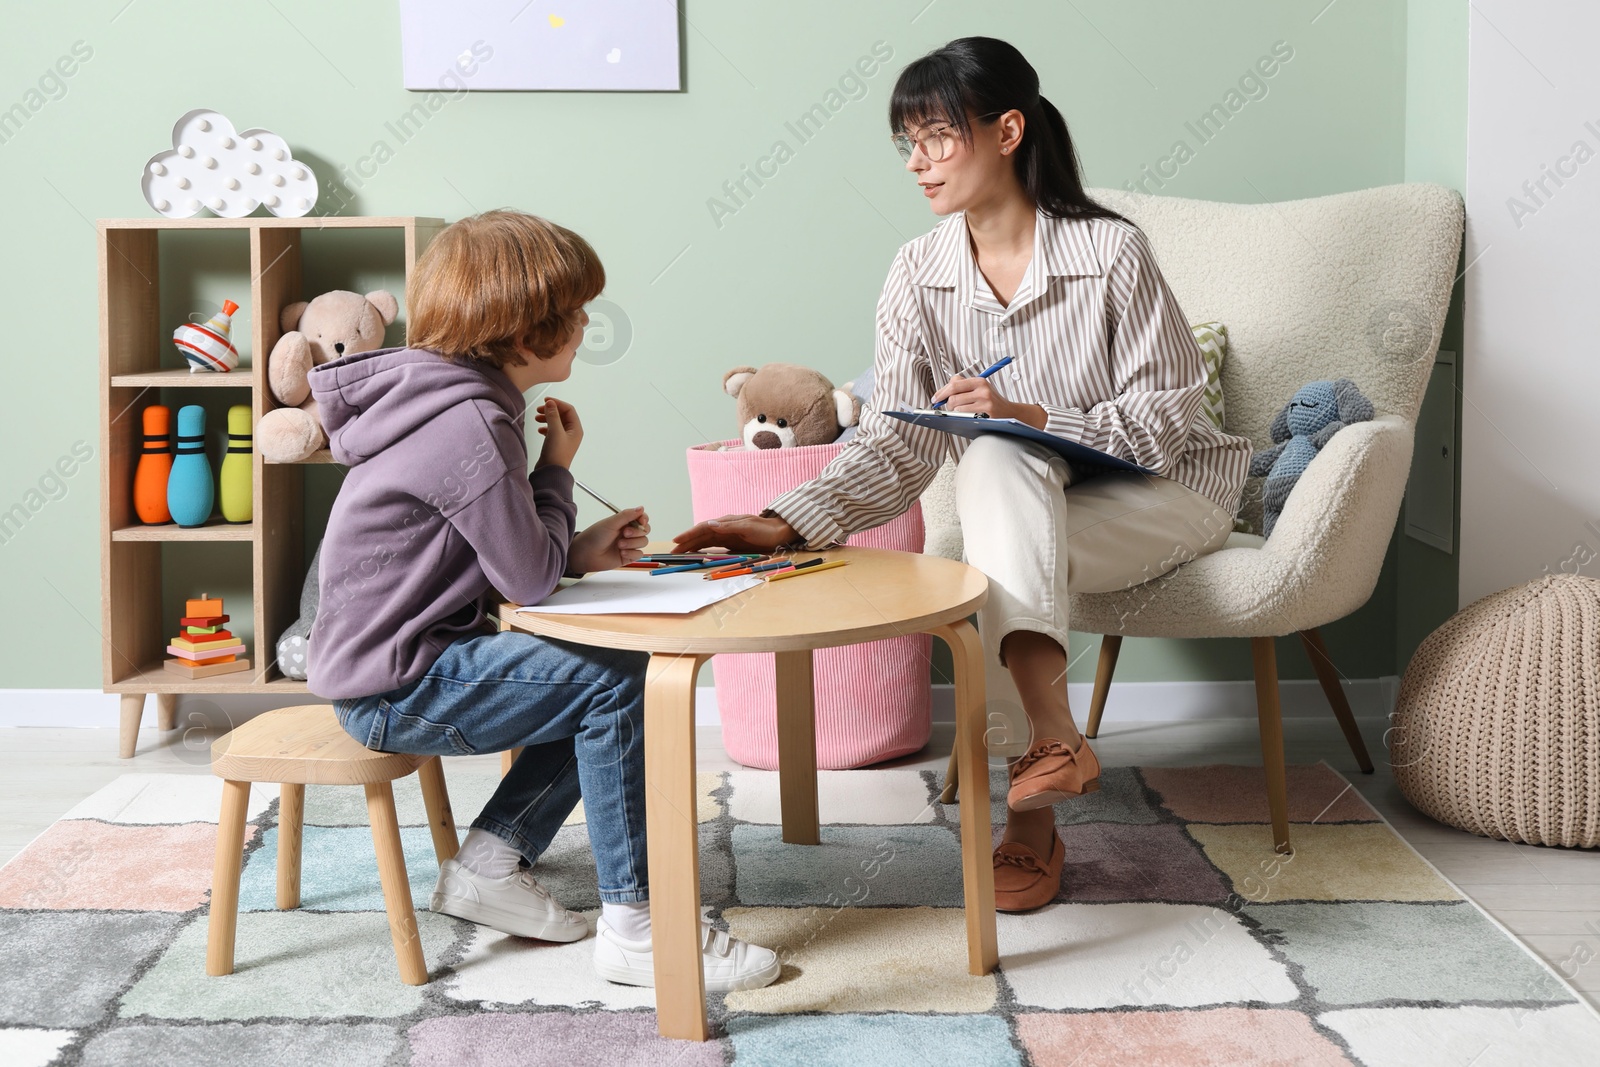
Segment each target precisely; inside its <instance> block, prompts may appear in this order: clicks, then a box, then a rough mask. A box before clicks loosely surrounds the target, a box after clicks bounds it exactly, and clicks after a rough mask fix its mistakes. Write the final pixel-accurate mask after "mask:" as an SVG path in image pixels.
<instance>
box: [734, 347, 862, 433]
mask: <svg viewBox="0 0 1600 1067" xmlns="http://www.w3.org/2000/svg"><path fill="white" fill-rule="evenodd" d="M853 385H854V383H853V382H846V383H845V384H844V386H843V387H841V388H838V389H835V388H834V387H833V383H832V382H830V381H829V380H828V379H827V378H825V377H824V376H823V375H821V374H820V373H818V372H817V371H814V370H812V369H811V368H809V367H800V366H796V365H795V364H793V363H766V364H763V365H762V366H761V368H760V369H759V370H758V369H757V368H755V367H735V368H733V369H732V370H730V371H729V372H728V373H726V374H724V375H723V376H722V389H723V392H725V393H727V394H728V395H729V396H731V397H733V398H734V399H735V400H736V401H738V408H739V433H740V436H741V437H743V439H744V444H743V447H744V448H800V447H803V446H805V445H826V444H831V443H833V442H834V441H836V440H837V439H838V437H839V434H840V433H841V432H842V431H843V430H844V428H845V427H849V426H854V425H855V424H856V421H857V420H858V419H859V418H860V417H861V401H860V399H858V398H857V397H855V396H854V395H852V394H851V391H850V390H851V388H852V386H853ZM731 447H735V448H737V447H740V446H737V445H735V446H731Z"/></svg>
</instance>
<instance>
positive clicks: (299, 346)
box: [256, 289, 400, 463]
mask: <svg viewBox="0 0 1600 1067" xmlns="http://www.w3.org/2000/svg"><path fill="white" fill-rule="evenodd" d="M399 312H400V305H399V302H398V301H396V300H395V298H394V295H393V294H391V293H389V292H388V291H386V290H383V289H377V290H374V291H373V292H370V293H368V294H367V295H366V296H362V295H361V294H360V293H351V292H347V291H345V290H343V289H335V290H334V291H332V292H329V293H323V294H322V295H321V296H319V297H316V298H315V299H313V300H312V301H310V302H309V303H308V302H306V301H304V300H300V301H296V302H295V303H293V304H290V305H289V306H288V307H286V308H284V309H283V313H282V315H280V316H279V322H280V325H281V326H282V327H283V330H284V331H285V332H284V334H283V336H282V337H280V338H278V343H277V344H275V345H273V346H272V354H271V355H270V356H269V357H268V358H267V384H268V385H270V386H271V388H272V395H273V396H275V397H277V399H278V402H279V403H280V404H283V405H285V406H284V407H280V408H274V409H272V410H271V411H269V412H267V413H266V414H265V415H263V416H261V421H260V422H259V423H258V424H257V425H256V447H257V448H258V449H260V451H261V454H262V456H264V457H265V458H266V459H268V460H270V461H271V462H274V463H298V462H300V461H301V460H303V459H305V458H306V457H308V456H310V455H311V454H312V453H313V452H315V451H316V450H317V449H319V448H322V447H324V446H325V445H326V444H327V436H326V435H325V434H324V433H323V432H322V422H321V420H320V419H319V418H318V417H317V402H316V401H315V400H313V399H312V398H311V384H310V382H309V381H308V380H307V375H308V374H310V372H311V368H312V367H314V366H316V365H318V364H322V363H327V362H330V361H332V360H335V359H338V358H339V357H341V356H347V355H349V354H351V353H352V352H370V351H372V350H373V349H376V348H381V347H382V346H383V329H384V327H385V326H387V325H389V323H391V322H393V321H394V319H395V316H396V315H397V314H399Z"/></svg>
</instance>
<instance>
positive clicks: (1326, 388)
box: [1250, 378, 1373, 537]
mask: <svg viewBox="0 0 1600 1067" xmlns="http://www.w3.org/2000/svg"><path fill="white" fill-rule="evenodd" d="M1372 416H1373V407H1372V401H1370V400H1368V399H1367V398H1366V397H1365V396H1363V395H1362V393H1361V390H1360V389H1359V388H1357V386H1356V383H1355V382H1353V381H1351V380H1350V379H1349V378H1339V379H1337V380H1335V381H1331V382H1330V381H1318V382H1307V383H1306V384H1305V385H1302V386H1301V387H1300V389H1299V390H1298V391H1297V392H1296V393H1295V394H1294V397H1293V398H1292V399H1290V401H1289V402H1288V403H1287V404H1285V405H1284V406H1283V410H1282V411H1280V412H1278V414H1277V415H1276V416H1274V417H1273V420H1272V429H1271V432H1272V439H1273V440H1274V441H1276V442H1278V443H1277V444H1275V445H1273V446H1272V447H1271V448H1267V449H1263V450H1261V451H1260V452H1257V453H1255V454H1254V455H1253V456H1251V457H1250V473H1251V474H1252V475H1256V476H1260V475H1263V474H1264V475H1266V476H1267V480H1266V483H1265V484H1264V485H1263V487H1262V489H1263V493H1262V520H1263V522H1262V536H1264V537H1271V536H1272V528H1273V527H1274V526H1276V525H1277V523H1278V515H1279V514H1280V513H1282V511H1283V504H1284V501H1286V500H1288V499H1289V490H1291V489H1293V488H1294V486H1295V483H1296V482H1297V481H1299V480H1300V475H1301V474H1303V473H1304V472H1305V469H1306V467H1307V466H1308V465H1309V464H1310V463H1311V460H1312V459H1313V458H1315V456H1316V454H1317V453H1318V452H1320V451H1322V449H1323V448H1324V447H1326V445H1327V443H1328V440H1329V439H1330V438H1332V437H1333V435H1334V434H1335V433H1338V432H1339V431H1340V430H1342V429H1343V428H1344V427H1345V426H1347V425H1349V424H1350V423H1352V422H1366V421H1367V420H1368V419H1370V418H1372Z"/></svg>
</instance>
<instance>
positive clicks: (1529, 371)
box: [1460, 0, 1600, 605]
mask: <svg viewBox="0 0 1600 1067" xmlns="http://www.w3.org/2000/svg"><path fill="white" fill-rule="evenodd" d="M1469 19H1470V23H1469V29H1468V38H1469V46H1468V55H1469V62H1468V87H1467V231H1466V263H1467V275H1466V292H1465V300H1466V318H1465V336H1464V343H1463V348H1464V352H1463V359H1462V377H1463V395H1464V398H1465V400H1464V403H1463V405H1462V456H1461V460H1462V471H1461V594H1460V601H1461V603H1462V604H1463V605H1464V604H1467V603H1469V602H1471V601H1473V600H1476V599H1477V598H1478V597H1481V596H1483V595H1485V594H1487V593H1491V592H1494V591H1496V590H1499V589H1503V588H1505V587H1507V586H1511V585H1517V584H1520V583H1522V582H1525V581H1529V580H1531V579H1534V578H1537V577H1539V576H1540V575H1541V574H1544V573H1545V572H1546V571H1550V572H1555V571H1560V570H1562V569H1565V570H1567V571H1569V572H1576V573H1583V574H1585V575H1587V576H1591V577H1593V576H1596V575H1600V465H1597V462H1596V460H1597V457H1600V418H1597V414H1600V344H1597V343H1596V327H1597V323H1596V319H1595V309H1596V307H1597V306H1600V300H1597V298H1596V295H1597V294H1596V290H1597V288H1600V67H1597V66H1596V65H1595V63H1594V47H1595V42H1596V41H1597V40H1600V4H1596V3H1594V0H1539V2H1538V3H1528V2H1527V0H1474V9H1473V11H1472V12H1471V14H1470V16H1469Z"/></svg>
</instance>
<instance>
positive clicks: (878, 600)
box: [500, 543, 999, 1041]
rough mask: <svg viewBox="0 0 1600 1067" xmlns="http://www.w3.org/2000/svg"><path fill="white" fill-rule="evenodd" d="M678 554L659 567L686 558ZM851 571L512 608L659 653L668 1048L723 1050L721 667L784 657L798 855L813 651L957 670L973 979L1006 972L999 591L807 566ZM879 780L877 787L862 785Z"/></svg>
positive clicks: (657, 875) (659, 812) (654, 837)
mask: <svg viewBox="0 0 1600 1067" xmlns="http://www.w3.org/2000/svg"><path fill="white" fill-rule="evenodd" d="M671 547H672V546H671V545H670V544H669V543H660V544H652V545H651V546H650V547H649V549H648V551H650V552H667V551H671ZM816 556H822V557H824V558H827V559H845V560H849V561H850V564H849V566H847V567H835V568H832V569H830V570H826V571H822V572H820V573H818V574H813V575H805V576H803V577H795V578H790V579H785V580H784V581H780V582H771V583H767V584H764V585H761V586H757V587H756V588H753V589H747V590H745V591H743V592H741V593H737V594H735V595H734V596H731V597H729V598H727V599H725V600H722V601H720V602H718V603H716V604H712V605H710V606H709V607H705V608H701V609H700V610H699V611H696V612H692V613H690V614H687V615H540V614H538V613H534V612H518V611H517V610H516V609H517V605H515V604H510V603H507V604H502V605H501V606H500V623H501V625H502V626H503V627H505V628H515V629H519V630H525V631H527V632H529V633H534V634H539V635H541V636H545V637H554V638H559V639H562V640H566V641H577V642H581V643H584V644H589V645H599V646H602V647H608V648H628V649H637V650H639V651H643V652H648V653H650V664H649V668H648V673H647V676H646V683H645V711H644V719H645V728H644V751H645V798H646V799H645V805H646V813H645V825H646V832H647V834H648V838H649V852H650V924H651V927H652V929H653V931H654V933H653V936H654V940H655V954H654V955H655V978H656V986H655V988H656V1022H657V1025H658V1027H659V1029H660V1031H661V1034H662V1035H663V1036H665V1037H679V1038H688V1039H690V1040H695V1041H704V1040H705V1039H706V1037H707V1036H708V1028H707V1023H706V1008H705V975H704V973H703V971H702V969H701V966H700V842H699V826H698V823H697V821H696V801H695V734H694V681H695V675H696V673H697V672H698V670H699V668H700V664H702V663H704V662H705V661H706V660H707V659H708V658H710V657H711V656H713V655H715V654H716V653H718V652H771V653H773V655H774V658H775V661H776V664H775V665H776V669H777V728H778V776H779V777H778V788H779V796H780V802H781V808H782V818H783V840H784V841H787V842H791V843H794V844H809V845H814V844H817V843H819V836H818V821H819V820H818V815H817V739H816V729H815V704H814V696H815V694H814V690H813V688H812V670H811V653H812V650H813V649H818V648H833V647H835V646H838V645H850V644H856V643H858V642H861V641H876V640H880V639H883V638H888V637H900V636H904V635H907V634H918V633H928V634H932V635H933V636H935V637H937V638H939V639H940V640H942V641H944V643H945V644H947V645H948V646H949V647H950V654H951V657H952V659H953V660H954V661H955V697H956V701H955V702H956V743H955V756H956V762H957V765H958V766H959V773H960V780H961V792H960V811H961V869H962V884H963V886H964V889H965V898H966V917H967V969H968V970H969V971H970V972H971V973H972V974H988V973H989V972H990V971H991V970H993V969H994V967H995V965H996V964H997V963H998V962H999V948H998V945H997V942H996V937H995V915H994V866H993V861H992V859H991V856H990V851H991V846H990V827H989V769H988V766H987V762H986V754H985V748H984V707H983V703H984V679H983V649H982V645H981V644H980V642H979V639H978V631H977V630H976V629H975V628H974V627H973V625H972V624H971V623H970V622H969V621H968V616H970V615H971V614H972V613H973V612H975V611H977V609H978V608H979V607H980V606H981V605H982V604H983V601H984V598H985V597H986V596H987V595H988V579H987V578H985V577H984V575H983V573H982V572H981V571H979V570H977V569H976V568H974V567H970V566H968V565H967V564H965V563H959V562H956V561H955V560H949V559H944V558H943V557H940V556H928V555H922V554H920V553H912V552H893V551H888V550H885V549H876V548H859V547H850V546H846V547H843V548H836V549H832V550H829V551H825V552H800V553H797V554H796V557H795V558H796V559H797V560H799V561H801V562H803V561H805V560H807V559H811V558H814V557H816ZM863 773H870V772H863Z"/></svg>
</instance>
